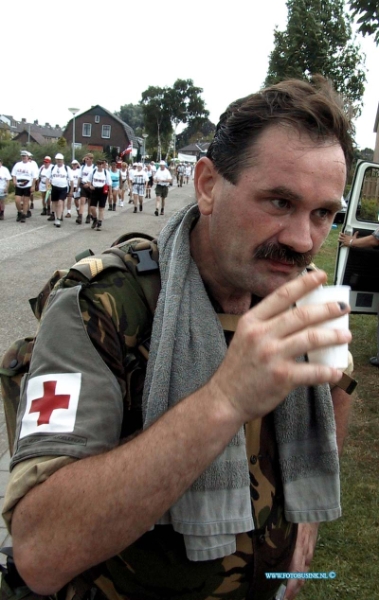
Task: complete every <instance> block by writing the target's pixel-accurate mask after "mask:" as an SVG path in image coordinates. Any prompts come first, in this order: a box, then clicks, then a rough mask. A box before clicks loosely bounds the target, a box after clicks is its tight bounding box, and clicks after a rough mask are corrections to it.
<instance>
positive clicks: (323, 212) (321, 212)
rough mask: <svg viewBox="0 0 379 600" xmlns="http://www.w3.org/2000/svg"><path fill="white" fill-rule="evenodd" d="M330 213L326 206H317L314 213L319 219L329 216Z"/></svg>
mask: <svg viewBox="0 0 379 600" xmlns="http://www.w3.org/2000/svg"><path fill="white" fill-rule="evenodd" d="M331 214H332V211H330V210H328V209H327V208H319V209H318V210H316V215H317V216H318V217H319V218H320V219H327V218H328V217H330V215H331Z"/></svg>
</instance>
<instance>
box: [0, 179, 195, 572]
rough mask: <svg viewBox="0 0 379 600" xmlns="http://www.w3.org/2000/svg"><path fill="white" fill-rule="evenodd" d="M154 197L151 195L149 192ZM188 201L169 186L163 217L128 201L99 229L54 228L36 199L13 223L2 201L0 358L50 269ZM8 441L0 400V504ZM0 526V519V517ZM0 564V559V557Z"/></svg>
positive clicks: (151, 203)
mask: <svg viewBox="0 0 379 600" xmlns="http://www.w3.org/2000/svg"><path fill="white" fill-rule="evenodd" d="M153 195H154V194H153ZM193 199H194V189H193V185H192V183H190V184H189V185H184V186H183V187H182V188H177V187H176V186H174V187H171V188H170V191H169V197H168V200H167V203H166V209H165V215H164V217H162V216H159V217H156V216H155V215H154V209H155V200H154V199H151V200H145V202H144V210H143V211H142V212H138V213H137V214H133V212H132V211H133V208H132V205H131V204H127V203H125V206H124V208H119V207H118V208H117V210H116V211H115V212H110V211H107V210H106V212H105V219H104V223H103V229H102V231H101V232H97V231H95V230H92V229H91V228H90V226H89V225H80V226H79V225H77V224H76V223H75V217H74V218H71V219H64V223H63V226H62V227H61V228H60V229H57V228H55V227H54V226H53V224H52V223H51V222H48V221H47V220H46V217H41V216H40V213H41V201H40V200H37V201H36V202H35V208H34V210H33V211H32V212H33V215H32V218H30V219H27V221H26V223H17V222H16V209H15V206H14V205H7V206H6V210H5V219H4V221H2V222H1V223H0V307H1V313H0V314H1V325H0V356H2V355H3V354H4V352H5V351H6V349H7V348H8V347H9V345H10V344H11V343H12V342H13V341H14V340H16V339H18V338H23V337H25V336H28V335H33V334H34V333H35V331H36V327H37V321H36V319H35V317H34V315H33V313H32V311H31V309H30V307H29V303H28V299H29V298H33V297H35V296H36V295H37V294H38V293H39V291H40V290H41V289H42V287H43V286H44V285H45V283H46V281H47V280H48V278H49V277H50V276H51V275H52V273H53V272H54V271H55V269H64V268H67V267H69V266H70V265H72V264H73V263H74V262H75V255H76V254H78V253H79V252H81V251H83V250H86V249H87V248H91V250H93V251H94V252H95V253H100V252H102V251H103V250H104V249H106V248H108V247H109V246H110V245H111V244H112V242H113V241H114V240H115V239H117V238H118V237H119V236H120V235H122V234H123V233H127V232H132V231H134V232H146V233H149V234H150V235H153V236H156V235H158V233H159V231H160V230H161V228H162V227H163V225H164V224H165V223H166V222H167V220H168V218H169V217H170V216H171V215H172V214H173V213H174V212H175V211H176V210H178V209H180V208H182V207H183V206H185V205H186V204H188V203H189V202H191V201H192V200H193ZM8 463H9V453H8V443H7V436H6V427H5V422H4V412H3V405H2V402H1V403H0V507H1V508H2V504H3V497H4V491H5V487H6V484H7V480H8ZM0 524H1V525H2V524H3V523H2V519H0ZM9 541H10V540H9V537H7V531H6V529H5V527H1V526H0V546H1V545H6V544H7V543H8V542H9ZM0 562H2V559H1V557H0Z"/></svg>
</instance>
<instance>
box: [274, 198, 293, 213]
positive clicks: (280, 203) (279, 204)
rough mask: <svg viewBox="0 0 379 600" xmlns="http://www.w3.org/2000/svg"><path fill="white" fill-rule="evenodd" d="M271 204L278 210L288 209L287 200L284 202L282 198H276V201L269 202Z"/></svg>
mask: <svg viewBox="0 0 379 600" xmlns="http://www.w3.org/2000/svg"><path fill="white" fill-rule="evenodd" d="M271 202H272V204H273V205H274V206H275V208H279V209H280V210H283V209H286V208H289V206H290V203H289V202H288V200H284V199H283V198H277V199H276V200H271Z"/></svg>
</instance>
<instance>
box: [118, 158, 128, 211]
mask: <svg viewBox="0 0 379 600" xmlns="http://www.w3.org/2000/svg"><path fill="white" fill-rule="evenodd" d="M120 176H121V187H120V201H119V206H124V198H125V192H126V191H127V190H129V181H128V177H129V173H128V165H127V164H126V162H122V163H121V168H120Z"/></svg>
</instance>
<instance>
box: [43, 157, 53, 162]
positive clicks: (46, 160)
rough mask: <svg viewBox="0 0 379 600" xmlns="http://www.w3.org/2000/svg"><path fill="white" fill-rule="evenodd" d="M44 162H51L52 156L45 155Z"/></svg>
mask: <svg viewBox="0 0 379 600" xmlns="http://www.w3.org/2000/svg"><path fill="white" fill-rule="evenodd" d="M43 162H44V163H51V157H50V156H45V158H44V159H43Z"/></svg>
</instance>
